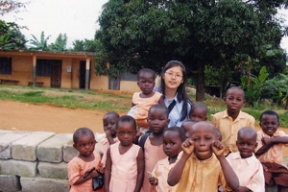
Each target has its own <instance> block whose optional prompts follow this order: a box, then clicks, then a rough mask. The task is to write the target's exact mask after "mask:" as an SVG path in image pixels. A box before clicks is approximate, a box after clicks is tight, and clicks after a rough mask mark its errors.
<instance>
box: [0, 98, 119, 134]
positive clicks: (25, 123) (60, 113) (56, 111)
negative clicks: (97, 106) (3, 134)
mask: <svg viewBox="0 0 288 192" xmlns="http://www.w3.org/2000/svg"><path fill="white" fill-rule="evenodd" d="M106 112H107V111H92V110H84V109H67V108H63V107H55V106H50V105H34V104H27V103H21V102H14V101H0V129H4V130H23V131H51V132H55V133H73V132H74V131H75V130H76V129H77V128H79V127H88V128H90V129H92V130H93V131H94V132H99V133H102V132H103V126H102V118H103V116H104V114H105V113H106ZM119 114H120V115H123V114H121V113H119Z"/></svg>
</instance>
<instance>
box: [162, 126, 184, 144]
mask: <svg viewBox="0 0 288 192" xmlns="http://www.w3.org/2000/svg"><path fill="white" fill-rule="evenodd" d="M168 131H174V132H177V133H178V135H179V138H180V139H181V141H182V142H183V141H185V139H186V137H185V131H184V130H183V129H182V128H181V127H177V126H172V127H169V128H168V129H166V130H165V131H164V133H165V132H168Z"/></svg>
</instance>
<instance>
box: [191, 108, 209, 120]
mask: <svg viewBox="0 0 288 192" xmlns="http://www.w3.org/2000/svg"><path fill="white" fill-rule="evenodd" d="M190 119H191V120H192V121H206V120H207V111H206V110H205V109H204V108H202V107H196V108H194V109H192V111H191V114H190Z"/></svg>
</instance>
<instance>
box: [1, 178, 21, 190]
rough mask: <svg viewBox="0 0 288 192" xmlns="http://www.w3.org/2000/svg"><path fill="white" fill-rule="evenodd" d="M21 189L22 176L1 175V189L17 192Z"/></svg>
mask: <svg viewBox="0 0 288 192" xmlns="http://www.w3.org/2000/svg"><path fill="white" fill-rule="evenodd" d="M20 189H21V186H20V177H18V176H14V175H0V191H3V192H15V191H19V190H20Z"/></svg>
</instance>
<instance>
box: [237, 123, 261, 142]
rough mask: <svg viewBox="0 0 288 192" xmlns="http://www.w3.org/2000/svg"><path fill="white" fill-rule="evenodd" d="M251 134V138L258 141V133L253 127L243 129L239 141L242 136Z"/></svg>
mask: <svg viewBox="0 0 288 192" xmlns="http://www.w3.org/2000/svg"><path fill="white" fill-rule="evenodd" d="M245 133H246V134H247V133H248V134H249V136H250V137H252V136H253V139H254V141H255V142H256V140H257V132H256V131H255V129H253V128H252V127H242V128H241V129H240V130H239V131H238V133H237V140H238V139H239V137H240V135H241V134H245Z"/></svg>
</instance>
